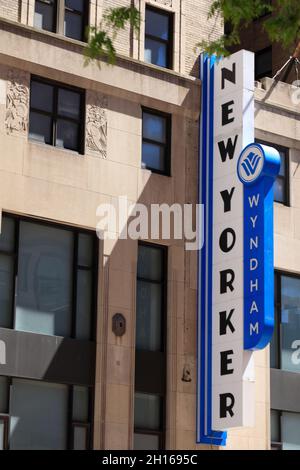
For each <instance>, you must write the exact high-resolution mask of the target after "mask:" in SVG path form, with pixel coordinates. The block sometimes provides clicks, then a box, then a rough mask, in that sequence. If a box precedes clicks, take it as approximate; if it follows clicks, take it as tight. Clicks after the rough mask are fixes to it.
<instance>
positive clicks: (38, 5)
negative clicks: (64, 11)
mask: <svg viewBox="0 0 300 470" xmlns="http://www.w3.org/2000/svg"><path fill="white" fill-rule="evenodd" d="M54 16H55V2H54V1H51V0H47V1H39V0H36V2H35V12H34V26H35V27H36V28H40V29H45V30H46V31H52V32H55V18H54Z"/></svg>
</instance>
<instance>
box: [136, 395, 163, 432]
mask: <svg viewBox="0 0 300 470" xmlns="http://www.w3.org/2000/svg"><path fill="white" fill-rule="evenodd" d="M134 426H135V428H136V429H149V430H159V429H160V426H161V398H160V397H159V396H158V395H150V394H148V393H137V392H136V393H135V397H134Z"/></svg>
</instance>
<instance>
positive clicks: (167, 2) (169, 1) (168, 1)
mask: <svg viewBox="0 0 300 470" xmlns="http://www.w3.org/2000/svg"><path fill="white" fill-rule="evenodd" d="M154 1H155V2H156V3H160V4H161V5H166V6H167V7H171V6H172V0H154Z"/></svg>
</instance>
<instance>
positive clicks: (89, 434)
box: [0, 374, 95, 450]
mask: <svg viewBox="0 0 300 470" xmlns="http://www.w3.org/2000/svg"><path fill="white" fill-rule="evenodd" d="M0 377H5V378H7V386H8V404H7V405H8V410H7V411H8V412H7V413H0V420H1V419H5V420H6V429H5V432H6V436H5V437H6V440H5V441H4V443H5V444H6V447H5V450H9V425H10V400H11V394H10V389H11V386H12V383H13V380H19V379H21V380H25V381H28V382H37V383H39V382H41V383H44V384H57V385H64V386H65V387H67V391H68V405H67V422H66V427H67V439H66V449H65V450H73V438H74V428H73V426H74V425H76V426H82V427H87V428H88V432H87V441H86V445H87V450H92V448H93V435H94V409H95V385H94V386H88V385H81V386H82V387H86V388H87V389H88V392H89V406H88V422H87V423H78V422H76V421H73V417H72V413H73V392H74V384H72V385H70V384H67V383H62V382H58V383H57V382H50V381H49V380H37V379H32V378H29V377H16V376H6V375H1V374H0Z"/></svg>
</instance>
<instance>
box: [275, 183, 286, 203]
mask: <svg viewBox="0 0 300 470" xmlns="http://www.w3.org/2000/svg"><path fill="white" fill-rule="evenodd" d="M274 200H275V201H276V202H281V203H284V202H285V181H284V179H283V178H276V180H275V183H274Z"/></svg>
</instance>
